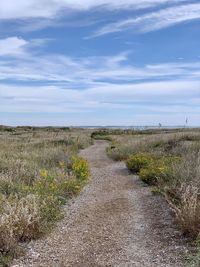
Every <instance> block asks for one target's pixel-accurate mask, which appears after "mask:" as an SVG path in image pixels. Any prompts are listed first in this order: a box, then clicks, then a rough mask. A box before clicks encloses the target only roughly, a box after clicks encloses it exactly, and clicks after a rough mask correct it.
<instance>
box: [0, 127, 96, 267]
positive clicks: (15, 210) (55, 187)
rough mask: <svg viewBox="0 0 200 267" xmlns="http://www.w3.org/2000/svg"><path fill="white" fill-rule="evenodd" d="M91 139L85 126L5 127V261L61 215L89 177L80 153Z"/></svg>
mask: <svg viewBox="0 0 200 267" xmlns="http://www.w3.org/2000/svg"><path fill="white" fill-rule="evenodd" d="M91 143H92V141H91V138H90V132H88V131H86V130H80V129H74V130H70V129H53V128H44V129H36V128H33V129H32V128H0V148H1V149H0V265H3V262H4V259H5V257H6V258H7V254H8V253H11V254H14V252H15V250H16V247H17V244H18V242H22V241H26V240H29V239H34V238H37V237H39V236H40V235H41V234H44V233H45V232H46V231H47V230H48V231H49V229H50V228H51V227H52V226H53V224H54V222H55V221H57V220H58V219H59V218H61V216H62V214H61V206H62V205H63V204H65V203H66V201H67V200H68V199H69V198H71V197H73V196H75V195H77V194H78V193H79V192H80V190H81V188H82V187H83V186H84V185H85V183H86V182H87V180H88V178H89V166H88V163H87V162H86V161H85V160H84V159H81V158H79V157H78V156H77V153H78V151H79V150H80V149H82V148H84V147H87V146H88V145H90V144H91ZM5 255H6V256H5ZM5 266H6V265H5Z"/></svg>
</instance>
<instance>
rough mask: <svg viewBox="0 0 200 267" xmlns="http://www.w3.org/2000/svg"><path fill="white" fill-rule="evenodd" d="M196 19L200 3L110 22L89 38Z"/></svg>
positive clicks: (146, 30) (198, 14) (155, 28)
mask: <svg viewBox="0 0 200 267" xmlns="http://www.w3.org/2000/svg"><path fill="white" fill-rule="evenodd" d="M195 19H200V4H187V5H180V6H175V7H170V8H165V9H161V10H159V11H157V12H153V13H147V14H145V15H141V16H138V17H133V18H128V19H125V20H120V21H118V22H115V23H111V24H108V25H106V26H104V27H102V28H100V29H99V30H97V31H96V32H95V33H94V34H93V35H91V36H90V37H89V38H92V37H98V36H102V35H106V34H110V33H114V32H121V31H124V30H132V31H134V32H140V33H145V32H151V31H156V30H160V29H163V28H167V27H171V26H173V25H176V24H179V23H183V22H188V21H191V20H195Z"/></svg>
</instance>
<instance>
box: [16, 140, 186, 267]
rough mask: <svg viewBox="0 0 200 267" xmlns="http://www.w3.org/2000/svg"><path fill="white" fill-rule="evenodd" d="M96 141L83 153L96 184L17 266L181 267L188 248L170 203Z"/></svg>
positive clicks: (36, 242) (69, 206) (72, 205)
mask: <svg viewBox="0 0 200 267" xmlns="http://www.w3.org/2000/svg"><path fill="white" fill-rule="evenodd" d="M106 146H107V143H106V142H104V141H97V142H96V143H95V145H93V146H91V147H89V148H87V149H85V150H83V151H82V152H81V153H80V154H81V156H83V157H84V158H86V159H87V160H88V161H89V162H90V166H91V172H92V180H91V182H90V184H89V185H88V186H86V187H85V189H84V190H83V192H82V193H81V194H80V196H79V197H78V198H76V199H75V200H73V201H71V202H70V203H69V205H67V206H66V207H65V210H64V212H65V217H64V219H63V220H62V221H61V222H59V223H58V225H57V227H56V228H55V229H54V230H53V232H52V233H50V234H49V236H48V237H45V238H44V239H40V240H37V241H32V242H30V243H29V244H28V246H26V247H27V248H26V254H25V256H24V257H23V258H20V259H18V260H15V262H14V263H13V266H15V267H16V266H17V267H22V266H24V267H29V266H31V267H39V266H40V267H62V266H63V267H68V266H69V267H100V266H101V267H109V266H110V267H114V266H116V267H129V266H130V267H131V266H135V267H154V266H155V267H162V266H163V267H167V266H171V267H176V266H177V267H181V266H184V263H183V260H182V258H183V254H185V253H186V248H185V247H184V245H183V244H182V243H181V242H182V241H181V239H180V237H179V233H178V231H177V230H176V229H175V228H174V226H173V225H172V223H171V216H170V214H169V212H168V209H167V207H166V204H165V202H164V201H163V200H162V199H160V198H159V197H158V196H152V194H151V193H150V190H149V188H148V187H145V186H144V185H143V184H142V183H141V182H140V181H139V180H138V178H137V177H136V176H133V175H130V174H129V173H128V171H127V170H126V167H125V165H124V163H120V162H113V161H112V160H110V159H108V158H107V156H106V152H105V149H106Z"/></svg>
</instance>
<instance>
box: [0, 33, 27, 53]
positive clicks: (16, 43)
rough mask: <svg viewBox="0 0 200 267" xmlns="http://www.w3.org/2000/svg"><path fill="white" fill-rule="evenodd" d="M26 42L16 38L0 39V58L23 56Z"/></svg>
mask: <svg viewBox="0 0 200 267" xmlns="http://www.w3.org/2000/svg"><path fill="white" fill-rule="evenodd" d="M26 45H28V42H27V41H25V40H24V39H21V38H18V37H9V38H7V39H0V56H16V55H21V54H24V49H25V47H26Z"/></svg>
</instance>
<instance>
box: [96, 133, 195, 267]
mask: <svg viewBox="0 0 200 267" xmlns="http://www.w3.org/2000/svg"><path fill="white" fill-rule="evenodd" d="M93 136H95V137H97V138H98V136H101V139H103V137H105V139H112V142H111V144H110V146H109V148H108V149H107V154H108V156H109V157H111V158H112V159H114V160H116V161H125V162H126V165H127V168H128V169H129V170H130V171H131V172H132V173H135V174H137V175H138V176H139V177H140V179H141V180H142V181H143V182H145V183H146V184H148V185H149V186H151V190H152V193H155V194H157V193H158V194H162V195H163V196H164V197H165V198H166V200H167V202H168V203H169V207H170V208H171V210H172V211H173V213H174V217H175V221H176V223H177V224H178V226H179V228H180V229H181V231H182V233H183V235H184V236H187V237H188V238H189V239H190V240H192V241H194V240H195V242H196V243H198V239H199V233H200V130H199V129H177V130H147V131H140V132H137V131H131V130H128V131H124V132H123V131H119V130H114V131H111V130H110V131H108V130H101V131H96V133H93ZM199 262H200V257H199V255H197V257H196V259H195V263H194V265H192V266H197V265H195V264H197V263H198V264H199Z"/></svg>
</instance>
